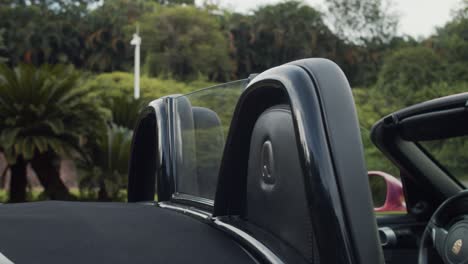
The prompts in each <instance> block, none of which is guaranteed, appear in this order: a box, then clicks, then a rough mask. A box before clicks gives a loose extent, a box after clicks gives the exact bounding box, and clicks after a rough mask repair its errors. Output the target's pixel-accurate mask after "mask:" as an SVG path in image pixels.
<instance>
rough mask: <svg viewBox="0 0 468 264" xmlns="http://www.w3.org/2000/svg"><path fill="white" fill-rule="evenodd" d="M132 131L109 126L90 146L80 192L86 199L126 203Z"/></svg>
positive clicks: (82, 166) (83, 162)
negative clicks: (123, 191)
mask: <svg viewBox="0 0 468 264" xmlns="http://www.w3.org/2000/svg"><path fill="white" fill-rule="evenodd" d="M132 134H133V132H132V130H130V129H128V128H124V127H119V126H116V125H110V126H109V127H108V129H107V133H105V134H102V135H101V136H100V137H99V138H98V140H97V141H96V142H95V144H93V145H91V146H89V148H90V149H89V152H90V153H91V155H90V158H89V159H87V160H81V161H80V162H79V163H78V168H79V170H80V171H81V174H82V176H81V178H80V192H81V194H82V197H85V198H87V199H92V200H95V199H98V200H100V201H109V200H112V201H116V200H120V201H123V200H125V198H126V195H125V193H122V190H125V189H126V187H127V173H128V161H129V159H130V147H131V142H132Z"/></svg>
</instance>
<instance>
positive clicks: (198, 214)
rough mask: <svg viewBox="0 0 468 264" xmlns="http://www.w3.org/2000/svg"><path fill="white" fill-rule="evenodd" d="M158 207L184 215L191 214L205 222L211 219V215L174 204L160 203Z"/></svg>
mask: <svg viewBox="0 0 468 264" xmlns="http://www.w3.org/2000/svg"><path fill="white" fill-rule="evenodd" d="M158 206H159V207H161V208H167V209H172V210H175V211H178V212H181V213H184V214H190V215H193V216H196V217H199V218H202V219H204V220H210V219H211V215H210V214H209V213H206V212H203V211H200V210H197V209H195V208H190V207H184V206H180V205H172V204H168V203H165V202H160V203H158Z"/></svg>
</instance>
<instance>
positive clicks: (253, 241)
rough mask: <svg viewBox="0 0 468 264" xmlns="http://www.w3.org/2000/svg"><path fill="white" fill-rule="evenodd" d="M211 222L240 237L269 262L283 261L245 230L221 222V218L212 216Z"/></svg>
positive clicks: (278, 262)
mask: <svg viewBox="0 0 468 264" xmlns="http://www.w3.org/2000/svg"><path fill="white" fill-rule="evenodd" d="M213 223H214V224H215V225H217V226H218V227H220V228H221V229H224V230H226V231H228V232H229V233H232V234H235V235H236V236H238V237H239V238H241V239H242V240H243V241H245V242H247V243H249V244H250V245H251V246H252V247H254V248H256V249H257V250H258V251H259V252H260V253H261V254H262V255H263V256H264V257H265V259H267V260H268V262H270V263H274V264H283V263H284V262H283V261H282V260H281V259H280V258H279V257H278V256H276V254H275V253H273V252H272V251H271V250H270V249H269V248H267V247H266V246H264V245H263V244H262V243H260V242H259V241H258V240H256V239H255V238H254V237H252V236H251V235H249V234H247V233H246V232H244V231H242V230H240V229H239V228H237V227H234V226H232V225H230V224H226V223H224V222H222V221H221V220H219V219H217V218H214V219H213Z"/></svg>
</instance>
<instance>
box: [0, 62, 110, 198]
mask: <svg viewBox="0 0 468 264" xmlns="http://www.w3.org/2000/svg"><path fill="white" fill-rule="evenodd" d="M79 80H80V74H79V73H78V72H77V71H75V70H74V69H73V68H72V67H67V66H61V65H56V66H49V65H45V66H41V67H40V68H35V67H33V66H31V65H25V64H22V65H19V66H18V67H17V68H16V69H10V68H8V67H7V66H5V65H0V150H2V151H3V153H4V154H5V157H6V159H7V162H8V164H9V166H11V173H12V182H11V191H10V201H12V202H18V201H24V200H25V196H24V188H25V187H26V184H25V181H24V180H23V179H24V178H25V177H26V176H25V175H26V174H25V168H26V165H27V163H28V162H31V166H32V168H33V169H34V170H35V172H36V174H37V175H38V178H39V180H40V182H41V184H42V185H43V187H44V192H45V194H46V196H48V197H49V198H50V199H60V200H62V199H70V198H72V197H71V195H70V193H69V192H68V189H67V188H66V186H65V185H64V184H63V182H62V181H61V179H60V174H59V162H58V161H59V160H60V157H64V156H67V157H74V156H77V155H81V156H83V155H84V153H83V151H82V150H81V146H80V143H82V142H83V141H85V140H86V139H87V138H94V137H97V134H99V133H101V131H105V121H104V120H105V118H104V117H105V115H106V112H105V111H104V110H102V109H101V108H100V106H99V104H98V102H97V98H95V97H93V96H92V95H91V93H90V91H89V90H88V89H86V88H82V87H80V86H79V85H78V84H79ZM23 174H24V175H23ZM16 181H19V183H18V184H17V185H15V184H16ZM17 192H18V193H19V194H18V195H16V194H17Z"/></svg>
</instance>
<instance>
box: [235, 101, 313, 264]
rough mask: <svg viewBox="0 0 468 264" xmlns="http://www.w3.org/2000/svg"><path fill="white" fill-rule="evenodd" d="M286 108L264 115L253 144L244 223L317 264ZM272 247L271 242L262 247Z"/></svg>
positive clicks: (274, 109) (289, 113)
mask: <svg viewBox="0 0 468 264" xmlns="http://www.w3.org/2000/svg"><path fill="white" fill-rule="evenodd" d="M299 160H300V159H299V155H298V148H297V141H296V136H295V132H294V126H293V121H292V116H291V110H290V108H289V106H287V105H278V106H274V107H271V108H269V109H267V110H266V111H264V112H263V113H262V114H261V115H260V117H259V118H258V120H257V121H256V123H255V126H254V129H253V133H252V138H251V142H250V154H249V164H248V176H247V192H246V212H245V216H244V218H245V220H246V221H247V222H249V223H251V224H254V225H255V226H257V227H259V228H261V229H262V230H264V231H266V232H268V233H270V234H271V235H273V236H274V237H276V238H278V239H279V240H281V241H282V242H283V243H284V244H286V245H288V246H290V247H291V248H293V249H294V250H295V251H297V252H298V253H299V254H300V255H301V256H302V257H303V258H305V259H306V261H307V262H314V259H313V257H314V253H313V251H314V248H315V245H314V243H315V242H314V234H313V229H312V222H311V215H310V210H309V209H308V206H307V203H308V202H307V198H306V192H305V184H304V176H303V171H302V168H301V165H300V162H299ZM262 242H263V243H265V244H266V245H267V246H269V241H262Z"/></svg>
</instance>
